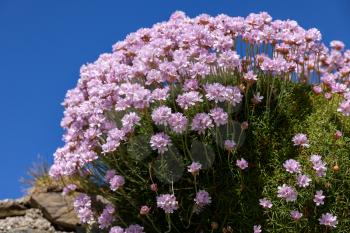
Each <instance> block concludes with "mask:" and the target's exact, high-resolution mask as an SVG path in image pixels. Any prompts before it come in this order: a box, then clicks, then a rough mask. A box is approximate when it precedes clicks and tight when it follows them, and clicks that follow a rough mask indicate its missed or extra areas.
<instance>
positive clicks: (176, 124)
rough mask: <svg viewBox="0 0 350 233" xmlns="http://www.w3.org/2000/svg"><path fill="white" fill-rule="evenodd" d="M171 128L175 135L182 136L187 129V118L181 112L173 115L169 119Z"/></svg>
mask: <svg viewBox="0 0 350 233" xmlns="http://www.w3.org/2000/svg"><path fill="white" fill-rule="evenodd" d="M168 123H169V126H170V128H171V130H172V131H174V132H175V133H178V134H181V133H183V132H185V131H186V129H187V123H188V120H187V118H186V117H185V116H184V115H183V114H182V113H180V112H177V113H173V114H171V115H170V117H169V119H168Z"/></svg>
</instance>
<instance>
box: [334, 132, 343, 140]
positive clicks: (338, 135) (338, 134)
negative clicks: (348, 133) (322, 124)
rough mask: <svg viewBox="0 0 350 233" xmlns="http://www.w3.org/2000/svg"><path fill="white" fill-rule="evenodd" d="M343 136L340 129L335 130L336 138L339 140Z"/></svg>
mask: <svg viewBox="0 0 350 233" xmlns="http://www.w3.org/2000/svg"><path fill="white" fill-rule="evenodd" d="M342 136H343V133H342V132H341V131H340V130H337V131H335V133H334V138H335V139H336V140H337V139H339V138H341V137H342Z"/></svg>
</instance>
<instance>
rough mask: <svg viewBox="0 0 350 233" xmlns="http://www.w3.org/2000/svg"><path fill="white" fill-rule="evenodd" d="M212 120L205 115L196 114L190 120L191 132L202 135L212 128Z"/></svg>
mask: <svg viewBox="0 0 350 233" xmlns="http://www.w3.org/2000/svg"><path fill="white" fill-rule="evenodd" d="M213 126H214V125H213V120H212V119H211V118H210V116H209V115H208V114H206V113H197V114H196V115H195V116H194V118H193V120H192V130H194V131H197V132H198V133H199V134H203V133H204V132H205V130H206V129H209V128H212V127H213Z"/></svg>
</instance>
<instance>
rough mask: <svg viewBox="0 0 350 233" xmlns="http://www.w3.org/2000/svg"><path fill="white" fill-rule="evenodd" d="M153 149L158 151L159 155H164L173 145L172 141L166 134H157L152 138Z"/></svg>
mask: <svg viewBox="0 0 350 233" xmlns="http://www.w3.org/2000/svg"><path fill="white" fill-rule="evenodd" d="M150 143H151V147H152V149H153V150H158V153H160V154H163V153H164V152H165V151H167V150H168V146H170V145H171V140H170V137H169V136H168V135H166V134H165V133H163V132H161V133H157V134H155V135H153V136H152V137H151V141H150Z"/></svg>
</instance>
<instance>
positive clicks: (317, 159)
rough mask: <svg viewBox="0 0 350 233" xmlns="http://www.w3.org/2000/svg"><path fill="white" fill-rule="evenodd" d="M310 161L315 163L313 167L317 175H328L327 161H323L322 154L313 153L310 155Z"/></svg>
mask: <svg viewBox="0 0 350 233" xmlns="http://www.w3.org/2000/svg"><path fill="white" fill-rule="evenodd" d="M310 161H311V162H312V164H313V167H312V168H313V169H314V170H315V171H316V174H317V176H320V177H322V176H325V175H326V171H327V167H326V163H324V162H323V161H322V158H321V156H319V155H311V156H310Z"/></svg>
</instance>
